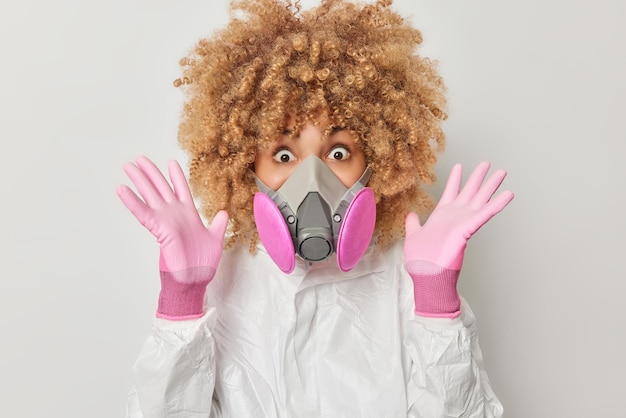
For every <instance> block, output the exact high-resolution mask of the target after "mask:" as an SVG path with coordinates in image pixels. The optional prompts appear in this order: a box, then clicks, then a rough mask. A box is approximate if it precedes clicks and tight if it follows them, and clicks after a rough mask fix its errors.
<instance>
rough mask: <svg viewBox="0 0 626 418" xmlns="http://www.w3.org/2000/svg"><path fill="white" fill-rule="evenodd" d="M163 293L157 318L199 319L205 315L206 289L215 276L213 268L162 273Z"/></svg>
mask: <svg viewBox="0 0 626 418" xmlns="http://www.w3.org/2000/svg"><path fill="white" fill-rule="evenodd" d="M160 273H161V293H160V294H159V304H158V308H157V313H156V316H157V317H159V318H165V319H170V320H185V319H193V318H199V317H201V316H202V315H203V313H204V294H205V292H206V287H207V285H208V284H209V282H210V281H211V279H212V278H213V276H214V275H215V269H213V268H211V267H193V268H189V269H186V270H182V271H177V272H169V271H161V272H160Z"/></svg>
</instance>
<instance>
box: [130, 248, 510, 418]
mask: <svg viewBox="0 0 626 418" xmlns="http://www.w3.org/2000/svg"><path fill="white" fill-rule="evenodd" d="M413 310H414V302H413V283H412V281H411V278H410V276H409V275H408V273H406V271H405V268H404V256H403V251H402V245H401V244H400V243H399V244H397V245H395V246H394V247H392V248H390V249H389V250H388V251H386V252H385V253H383V252H381V251H380V250H379V249H378V248H377V247H374V246H371V247H370V248H369V250H368V252H367V253H366V254H365V256H364V257H363V259H362V260H361V261H360V262H359V263H358V264H357V266H356V267H355V268H354V269H353V270H351V271H350V272H348V273H343V272H341V271H340V270H339V269H338V267H337V264H336V260H335V257H334V256H332V257H329V258H328V259H327V260H325V261H323V262H319V263H315V264H312V265H308V264H307V263H305V262H304V261H302V260H299V262H298V264H297V265H296V269H295V270H294V272H293V273H292V274H290V275H286V274H284V273H282V272H281V271H280V270H279V269H278V268H277V267H276V266H275V264H274V263H273V262H272V260H271V259H270V258H269V256H268V255H267V253H266V252H265V251H264V249H263V247H262V245H259V249H258V252H257V254H255V255H251V254H249V253H248V251H247V248H244V247H238V248H236V249H232V250H227V251H225V252H224V254H223V256H222V260H221V262H220V265H219V268H218V271H217V273H216V275H215V278H214V279H213V281H212V282H211V283H210V284H209V286H208V288H207V293H206V298H205V315H204V316H203V317H202V318H200V319H196V320H189V321H180V322H175V321H167V320H164V319H156V320H155V325H154V329H153V333H152V335H151V336H150V337H149V338H148V340H147V341H146V343H145V345H144V347H143V349H142V351H141V354H140V356H139V359H138V360H137V363H136V364H135V368H134V373H135V380H136V386H135V387H134V388H133V389H132V391H131V393H130V395H129V403H128V415H127V416H128V417H131V418H139V417H145V418H152V417H170V418H208V417H333V418H340V417H350V418H354V417H376V418H381V417H425V418H436V417H473V418H477V417H501V416H502V406H501V404H500V402H499V401H498V399H497V398H496V396H495V395H494V393H493V391H492V389H491V386H490V383H489V380H488V377H487V375H486V373H485V370H484V367H483V364H482V355H481V351H480V348H479V345H478V337H477V331H476V327H475V324H474V318H473V314H472V312H471V311H470V309H469V307H468V306H467V305H466V304H465V303H463V305H462V315H461V316H460V317H459V318H456V319H453V320H450V319H440V318H436V319H435V318H423V317H417V316H416V315H415V314H414V312H413Z"/></svg>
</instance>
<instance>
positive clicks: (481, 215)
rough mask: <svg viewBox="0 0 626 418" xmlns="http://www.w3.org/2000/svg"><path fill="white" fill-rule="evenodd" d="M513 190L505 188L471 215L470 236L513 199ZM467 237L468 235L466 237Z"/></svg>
mask: <svg viewBox="0 0 626 418" xmlns="http://www.w3.org/2000/svg"><path fill="white" fill-rule="evenodd" d="M513 197H514V195H513V192H511V191H510V190H505V191H502V192H500V193H498V195H497V196H496V197H494V198H493V199H491V200H490V201H489V202H487V204H486V205H484V206H483V207H482V208H480V209H479V210H478V211H477V212H476V215H475V216H473V217H472V223H471V226H470V230H469V234H470V236H471V235H472V234H474V233H475V232H476V231H478V229H480V227H482V226H483V225H484V224H486V223H487V222H488V221H489V220H490V219H491V218H493V217H494V216H495V215H497V214H498V213H500V212H501V211H502V209H504V208H505V207H506V206H507V205H508V204H509V203H510V202H511V200H513ZM467 238H469V236H468V237H467Z"/></svg>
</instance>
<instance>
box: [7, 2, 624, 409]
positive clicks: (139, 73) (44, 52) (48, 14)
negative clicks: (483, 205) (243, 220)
mask: <svg viewBox="0 0 626 418" xmlns="http://www.w3.org/2000/svg"><path fill="white" fill-rule="evenodd" d="M304 3H305V4H306V5H310V4H312V3H315V1H314V0H309V1H306V2H304ZM396 8H397V9H398V10H399V11H400V12H402V13H403V14H405V15H407V16H409V18H410V19H412V21H413V22H414V23H415V25H417V26H418V27H419V28H421V30H422V31H423V35H424V38H425V43H424V48H423V52H424V54H426V55H429V56H432V57H433V58H436V59H437V60H438V61H439V62H440V68H441V72H442V73H443V75H444V77H445V78H446V80H447V85H448V87H449V98H450V112H449V113H450V118H449V121H447V122H446V125H445V128H446V131H447V133H448V147H447V151H446V153H445V154H444V155H443V156H442V158H441V160H440V163H439V165H438V173H439V177H440V180H441V182H443V181H444V180H445V178H446V176H447V172H448V170H449V169H450V167H451V166H452V165H453V164H454V163H456V162H461V163H463V164H464V165H465V166H466V167H467V171H469V169H470V168H471V167H473V166H474V165H475V164H476V163H478V162H479V161H481V160H483V159H485V160H489V161H491V162H492V163H493V165H494V166H497V167H502V168H505V169H507V170H508V171H509V176H508V178H507V180H506V183H505V184H506V187H508V188H510V189H512V190H513V191H514V192H515V193H516V198H515V200H514V201H513V202H512V204H511V205H510V206H509V207H508V208H507V209H506V210H505V211H504V212H503V213H502V214H500V215H499V216H498V217H496V218H495V219H494V220H493V221H492V222H491V223H490V224H488V225H487V226H486V227H485V228H483V229H482V230H480V231H479V232H478V233H477V234H476V235H475V237H474V238H473V239H472V240H471V242H470V245H469V247H468V251H467V256H466V262H465V267H464V271H463V273H462V279H461V288H462V291H463V293H464V294H465V296H466V298H467V299H468V300H469V301H470V303H471V304H472V306H473V308H474V310H475V311H476V314H477V316H478V321H479V329H480V337H481V341H482V347H483V352H484V355H485V359H486V365H487V369H488V371H489V374H490V377H491V380H492V383H493V385H494V388H495V390H496V392H497V394H498V395H499V396H500V398H501V399H502V401H503V403H504V405H505V410H506V417H509V418H520V417H524V418H529V417H530V418H543V417H546V418H548V417H549V418H554V417H568V418H571V417H600V416H601V417H623V416H624V412H623V411H624V407H623V401H622V399H623V396H624V391H625V389H626V384H624V381H623V379H624V376H625V375H626V361H625V360H624V356H625V353H626V350H625V349H626V344H625V343H624V337H625V334H626V331H625V325H626V321H625V316H626V314H625V313H624V308H623V305H624V303H623V300H624V294H625V291H626V284H625V281H624V279H625V276H626V271H625V267H624V264H625V263H624V258H625V255H624V250H625V249H626V246H625V245H624V241H623V236H624V234H625V233H626V224H625V221H624V180H626V173H625V169H624V154H625V139H626V138H625V136H626V134H625V130H624V116H623V114H624V111H625V110H626V106H625V97H626V82H625V80H624V74H625V73H626V59H625V52H624V51H625V50H626V48H625V45H624V41H623V39H625V38H626V28H625V27H624V25H620V23H621V22H622V21H623V19H624V17H625V16H626V6H625V3H624V2H622V1H620V0H601V1H596V2H590V1H571V0H569V1H566V0H552V1H540V0H527V1H519V2H502V1H497V0H485V1H467V0H466V1H461V0H459V1H434V0H431V1H414V0H403V1H397V2H396ZM225 19H226V5H225V1H219V2H217V1H216V2H210V1H190V0H182V1H180V0H179V1H173V0H172V1H163V0H161V1H155V0H151V1H148V0H136V1H122V0H108V1H96V2H81V1H78V0H59V1H55V2H45V1H42V0H35V1H30V2H6V3H3V5H2V9H1V12H0V51H1V54H2V55H1V56H2V65H1V66H0V80H1V83H2V84H1V87H0V92H1V93H0V138H1V139H2V144H3V152H2V153H1V155H2V157H1V158H2V163H1V164H0V170H1V172H0V174H1V176H0V178H2V186H3V187H2V205H1V206H0V210H1V213H0V223H1V224H0V231H2V233H3V234H2V240H1V242H2V244H1V245H2V251H1V252H0V254H1V256H0V263H1V264H0V271H1V272H2V279H1V280H0V286H1V287H0V339H1V340H0V341H1V344H0V349H1V353H0V354H1V355H0V399H1V402H0V415H2V416H7V417H8V416H11V417H17V416H20V417H44V416H46V417H47V416H54V417H107V418H110V417H117V416H122V415H123V411H124V404H125V396H126V393H127V391H128V389H129V387H130V386H131V384H132V376H131V366H132V363H133V361H134V360H135V358H136V356H137V354H138V351H139V349H140V346H141V344H142V343H143V341H144V339H145V338H146V336H147V335H148V333H149V331H150V326H151V321H152V317H153V312H154V309H155V304H156V298H157V295H158V290H159V288H158V286H159V285H158V276H157V259H158V258H157V257H158V248H157V244H156V243H155V242H154V239H153V238H152V237H151V236H150V234H149V233H147V231H145V230H143V228H142V227H141V226H140V225H139V224H138V223H137V222H136V221H135V220H134V218H132V216H131V215H130V214H129V213H127V211H126V209H125V208H124V207H123V206H122V204H121V203H120V202H119V201H118V198H117V196H116V195H115V188H116V186H117V185H118V184H119V183H122V182H126V178H125V176H124V174H123V172H122V169H121V166H122V164H123V163H124V162H126V161H130V160H132V159H133V158H134V157H135V156H137V155H139V154H146V155H148V156H149V157H151V158H152V159H154V160H155V161H156V162H157V163H158V164H159V165H160V166H162V167H163V166H164V165H165V163H166V161H167V159H169V158H178V159H180V160H181V162H182V163H183V164H184V163H186V160H185V158H184V155H183V154H182V152H181V151H180V150H179V149H178V146H177V144H176V139H175V137H176V128H177V121H178V115H179V110H180V104H181V97H180V93H179V92H178V90H176V89H175V88H173V87H172V81H173V80H174V79H175V78H176V77H177V76H178V59H179V58H180V57H181V56H182V55H183V54H184V53H185V52H186V51H187V50H188V49H189V48H191V47H192V46H193V44H194V43H195V41H196V40H197V39H198V38H199V37H201V36H204V35H206V34H208V33H209V32H210V31H211V30H212V28H215V27H217V26H218V25H222V24H223V22H224V21H225ZM440 192H441V185H439V186H437V187H436V188H435V189H433V193H435V194H436V195H438V194H439V193H440Z"/></svg>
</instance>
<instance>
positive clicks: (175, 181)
mask: <svg viewBox="0 0 626 418" xmlns="http://www.w3.org/2000/svg"><path fill="white" fill-rule="evenodd" d="M167 169H168V171H169V173H170V180H171V181H172V185H173V186H174V194H175V195H176V197H177V198H178V200H180V201H181V202H185V203H190V202H193V197H192V196H191V191H190V190H189V184H188V183H187V179H186V178H185V174H184V173H183V169H182V168H181V167H180V164H178V161H176V160H171V161H169V162H168V163H167Z"/></svg>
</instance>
